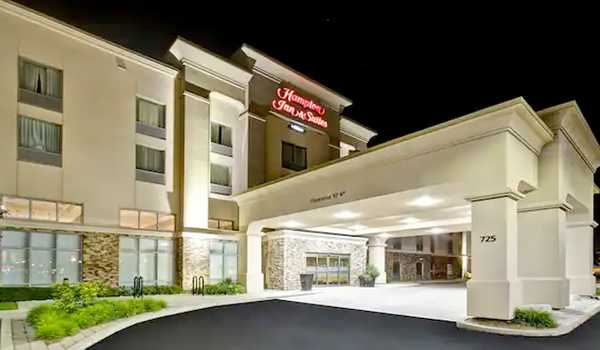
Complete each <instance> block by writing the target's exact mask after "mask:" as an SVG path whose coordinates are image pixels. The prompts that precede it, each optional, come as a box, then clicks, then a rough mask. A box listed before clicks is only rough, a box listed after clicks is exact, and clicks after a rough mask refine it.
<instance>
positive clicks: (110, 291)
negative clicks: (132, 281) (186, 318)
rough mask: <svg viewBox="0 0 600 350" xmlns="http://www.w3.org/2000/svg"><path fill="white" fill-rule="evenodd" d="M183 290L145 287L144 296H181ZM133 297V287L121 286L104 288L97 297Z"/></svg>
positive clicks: (172, 287) (168, 287)
mask: <svg viewBox="0 0 600 350" xmlns="http://www.w3.org/2000/svg"><path fill="white" fill-rule="evenodd" d="M181 293H183V288H181V287H179V286H145V287H144V295H158V294H181ZM131 295H133V287H128V286H121V287H119V288H108V287H104V288H103V289H102V290H101V291H100V293H99V294H98V296H100V297H118V296H131Z"/></svg>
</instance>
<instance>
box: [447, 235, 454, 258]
mask: <svg viewBox="0 0 600 350" xmlns="http://www.w3.org/2000/svg"><path fill="white" fill-rule="evenodd" d="M447 244H448V254H450V255H452V254H453V253H454V244H453V243H452V237H450V240H449V241H448V243H447Z"/></svg>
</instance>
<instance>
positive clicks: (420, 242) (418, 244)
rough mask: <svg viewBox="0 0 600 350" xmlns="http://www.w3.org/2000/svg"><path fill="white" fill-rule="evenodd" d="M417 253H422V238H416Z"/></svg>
mask: <svg viewBox="0 0 600 350" xmlns="http://www.w3.org/2000/svg"><path fill="white" fill-rule="evenodd" d="M417 251H418V252H422V251H423V236H418V237H417Z"/></svg>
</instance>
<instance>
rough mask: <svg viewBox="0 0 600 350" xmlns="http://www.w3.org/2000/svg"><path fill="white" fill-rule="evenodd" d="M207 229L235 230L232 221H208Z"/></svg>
mask: <svg viewBox="0 0 600 350" xmlns="http://www.w3.org/2000/svg"><path fill="white" fill-rule="evenodd" d="M208 228H214V229H219V230H230V231H233V230H235V225H234V222H233V220H222V219H214V218H211V219H208Z"/></svg>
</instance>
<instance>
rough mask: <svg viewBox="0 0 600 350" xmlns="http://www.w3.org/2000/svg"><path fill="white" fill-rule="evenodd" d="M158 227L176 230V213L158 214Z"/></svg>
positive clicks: (162, 229)
mask: <svg viewBox="0 0 600 350" xmlns="http://www.w3.org/2000/svg"><path fill="white" fill-rule="evenodd" d="M158 229H159V230H160V231H175V215H170V214H158Z"/></svg>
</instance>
